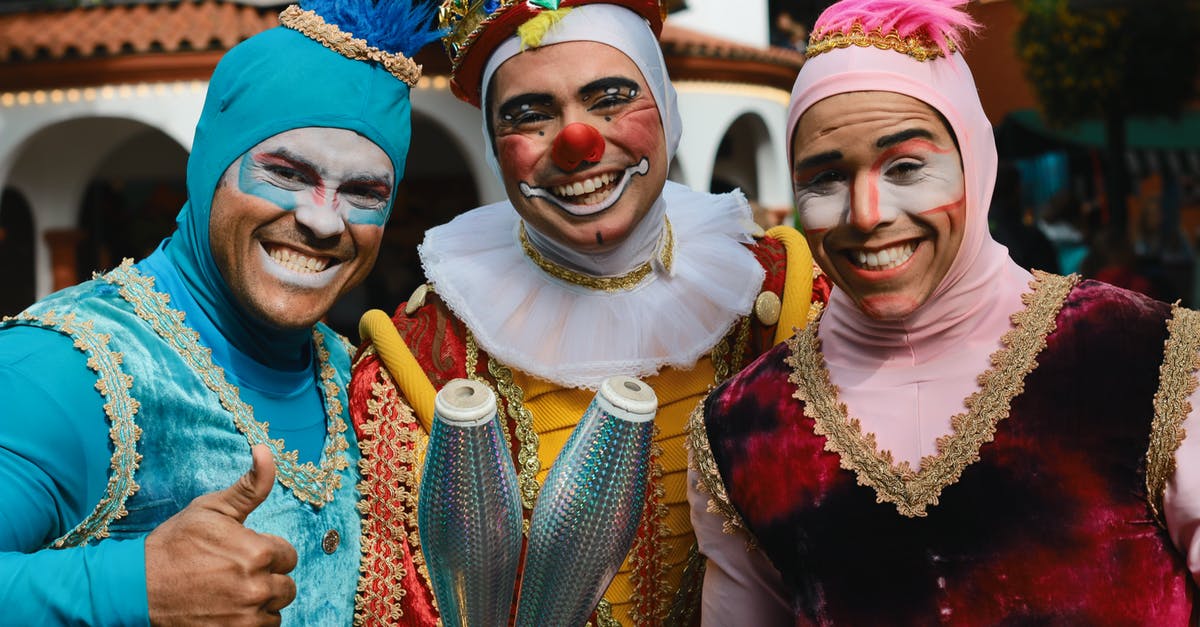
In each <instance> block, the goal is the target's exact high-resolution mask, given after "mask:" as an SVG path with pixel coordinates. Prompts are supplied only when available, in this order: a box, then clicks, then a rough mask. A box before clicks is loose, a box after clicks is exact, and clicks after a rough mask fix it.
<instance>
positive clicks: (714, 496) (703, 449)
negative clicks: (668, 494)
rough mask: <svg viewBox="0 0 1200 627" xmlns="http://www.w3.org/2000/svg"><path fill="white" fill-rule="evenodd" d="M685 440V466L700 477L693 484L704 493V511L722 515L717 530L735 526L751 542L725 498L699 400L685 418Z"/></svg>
mask: <svg viewBox="0 0 1200 627" xmlns="http://www.w3.org/2000/svg"><path fill="white" fill-rule="evenodd" d="M687 443H688V447H689V448H691V451H692V454H691V455H689V456H688V467H689V468H691V469H692V470H693V471H694V472H695V473H696V474H697V475H698V476H699V477H700V480H699V481H698V482H696V487H697V488H699V489H700V491H701V492H703V493H704V494H707V495H708V497H709V499H708V508H707V509H708V511H709V512H710V513H713V514H717V515H719V516H721V518H723V519H724V521H723V522H722V524H721V530H722V531H724V532H725V533H728V534H734V533H737V531H738V530H739V529H740V530H743V531H746V532H747V534H746V536H747V538H750V540H749V545H750V546H753V545H754V541H753V538H752V537H751V536H750V534H749V533H748V532H749V529H747V528H746V523H745V522H744V521H743V520H742V517H741V515H740V514H738V512H737V509H735V508H734V507H733V502H732V501H730V500H729V493H728V492H726V491H725V482H724V481H723V480H722V479H721V471H720V470H719V469H718V468H717V460H716V459H714V458H713V453H712V447H711V446H710V444H709V442H708V429H707V428H705V426H704V403H703V402H701V403H700V404H699V405H697V406H696V409H694V410H693V411H692V415H691V416H690V417H689V418H688V426H687Z"/></svg>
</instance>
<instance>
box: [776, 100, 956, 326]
mask: <svg viewBox="0 0 1200 627" xmlns="http://www.w3.org/2000/svg"><path fill="white" fill-rule="evenodd" d="M793 154H794V155H795V158H794V161H793V169H792V179H793V184H794V191H795V197H796V209H797V212H798V215H799V218H800V224H801V226H803V228H804V231H805V234H806V236H807V238H808V240H809V246H810V248H812V251H813V255H814V257H815V258H816V259H817V262H818V264H820V265H821V267H822V269H824V270H825V271H826V272H827V273H828V274H829V275H830V277H831V278H832V279H833V280H834V282H835V283H836V284H838V286H839V287H842V289H843V290H845V291H846V292H848V293H849V294H850V295H851V296H853V297H854V298H855V300H856V302H857V303H858V304H859V306H860V307H862V308H863V309H864V311H866V312H867V313H868V314H870V315H874V316H878V317H895V316H903V315H906V314H907V313H908V312H911V311H912V310H913V309H915V308H916V307H919V306H920V305H921V304H922V303H923V302H924V300H925V299H926V298H928V296H929V294H930V293H932V291H933V289H934V288H936V287H937V284H938V283H939V282H940V281H941V278H942V277H943V276H945V273H946V271H947V270H948V269H949V267H950V264H951V262H952V261H953V260H954V256H955V255H956V254H957V252H958V246H959V244H960V243H961V241H962V235H963V225H964V222H965V220H966V206H965V198H966V196H965V187H964V186H965V177H964V175H963V171H962V160H961V158H960V156H959V153H958V150H957V148H956V147H955V145H954V140H953V136H952V135H951V134H950V131H949V129H948V128H946V125H945V124H944V123H943V122H942V119H941V118H940V117H939V116H938V115H937V113H936V112H934V111H933V109H931V108H930V107H929V106H928V105H926V104H925V103H923V102H920V101H919V100H916V99H913V98H910V97H908V96H902V95H900V94H895V93H890V92H853V93H847V94H839V95H836V96H832V97H830V98H827V99H825V100H822V101H820V102H818V103H816V104H814V105H813V106H812V107H810V108H809V109H808V110H807V111H806V112H805V113H804V115H803V116H802V117H801V119H800V122H799V124H798V125H797V129H796V136H795V138H794V143H793Z"/></svg>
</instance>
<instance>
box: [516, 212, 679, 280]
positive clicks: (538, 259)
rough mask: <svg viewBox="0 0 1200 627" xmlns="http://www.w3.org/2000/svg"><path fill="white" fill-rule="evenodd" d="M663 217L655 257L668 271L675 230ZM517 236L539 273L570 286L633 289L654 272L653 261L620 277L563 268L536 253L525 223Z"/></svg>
mask: <svg viewBox="0 0 1200 627" xmlns="http://www.w3.org/2000/svg"><path fill="white" fill-rule="evenodd" d="M663 220H664V221H665V222H666V231H665V232H664V233H663V238H664V242H663V245H662V248H661V249H660V250H659V253H658V260H659V262H660V263H662V266H663V268H664V269H665V270H666V271H667V272H670V271H671V265H672V264H673V263H674V262H675V232H674V231H673V230H672V229H671V221H670V220H668V219H667V218H665V217H664V218H663ZM517 235H518V237H519V239H520V240H521V250H524V251H525V256H526V257H529V260H530V261H532V262H533V263H534V264H535V265H537V267H539V268H541V269H542V272H545V273H546V274H549V275H550V276H552V277H554V278H556V279H559V280H562V281H566V282H567V283H570V284H572V285H578V286H580V287H586V288H588V289H592V290H602V291H605V292H619V291H623V290H629V289H633V288H634V287H635V286H637V284H639V283H641V282H642V280H643V279H645V278H646V277H648V276H650V273H651V272H653V271H654V264H653V263H652V262H650V261H646V262H645V263H643V264H642V265H640V266H638V267H636V268H634V269H633V270H630V271H629V272H627V273H625V274H622V275H621V276H612V277H595V276H592V275H590V274H584V273H582V272H576V271H574V270H571V269H569V268H564V267H562V266H560V265H558V264H556V263H554V262H553V261H550V260H549V259H546V258H545V257H543V256H542V253H540V252H538V250H537V249H536V248H534V246H533V244H531V243H529V236H528V234H526V232H525V222H521V226H520V228H519V229H518V231H517Z"/></svg>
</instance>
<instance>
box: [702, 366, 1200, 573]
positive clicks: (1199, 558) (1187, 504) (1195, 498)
mask: <svg viewBox="0 0 1200 627" xmlns="http://www.w3.org/2000/svg"><path fill="white" fill-rule="evenodd" d="M1193 376H1195V375H1194V374H1193ZM1188 400H1189V401H1190V402H1191V404H1192V412H1191V413H1190V414H1188V417H1187V419H1186V420H1184V421H1183V429H1184V432H1185V433H1186V434H1197V436H1196V437H1186V436H1185V437H1184V439H1183V443H1182V444H1180V446H1179V450H1177V451H1176V452H1175V474H1174V475H1173V476H1172V477H1171V478H1170V479H1169V480H1168V481H1167V489H1166V492H1165V494H1164V495H1163V515H1164V517H1165V518H1166V519H1167V531H1168V532H1170V534H1171V539H1172V540H1173V541H1174V542H1175V546H1176V547H1178V548H1179V550H1180V552H1182V553H1183V555H1184V556H1185V557H1186V558H1187V566H1188V570H1190V571H1192V579H1194V580H1195V581H1196V582H1197V583H1200V390H1197V391H1195V392H1193V393H1192V395H1191V397H1190V398H1189V399H1188ZM693 516H694V514H693Z"/></svg>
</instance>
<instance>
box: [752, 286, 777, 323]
mask: <svg viewBox="0 0 1200 627" xmlns="http://www.w3.org/2000/svg"><path fill="white" fill-rule="evenodd" d="M782 311H783V303H782V302H780V300H779V297H778V296H776V295H775V292H771V291H765V292H763V293H761V294H759V295H758V298H756V299H754V315H756V316H758V321H759V322H761V323H763V324H764V325H766V326H768V327H769V326H774V325H775V323H777V322H779V314H780V313H781V312H782Z"/></svg>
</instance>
